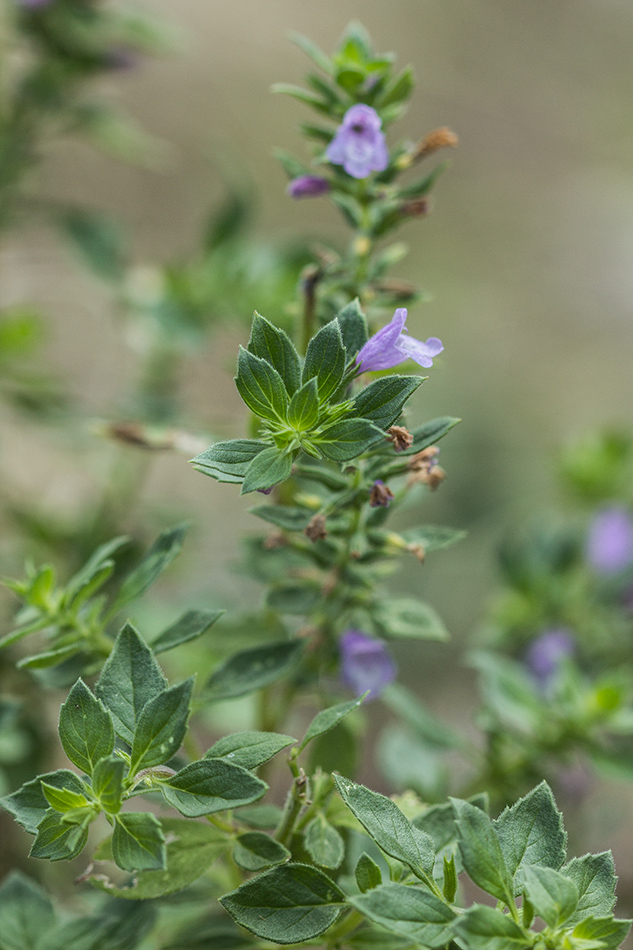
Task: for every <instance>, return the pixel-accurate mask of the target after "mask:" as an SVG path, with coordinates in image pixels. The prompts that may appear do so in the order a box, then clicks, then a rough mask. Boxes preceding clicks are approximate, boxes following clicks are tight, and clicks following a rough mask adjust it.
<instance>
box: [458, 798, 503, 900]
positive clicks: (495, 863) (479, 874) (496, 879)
mask: <svg viewBox="0 0 633 950" xmlns="http://www.w3.org/2000/svg"><path fill="white" fill-rule="evenodd" d="M451 802H452V804H453V809H454V812H455V824H456V825H457V830H458V831H459V850H460V852H461V855H462V861H463V862H464V867H465V868H466V871H467V872H468V874H469V875H470V877H471V878H472V880H473V881H474V882H475V884H477V885H478V886H479V887H481V889H482V890H484V891H486V893H488V894H492V895H493V897H496V898H497V899H498V900H500V901H504V903H506V904H510V902H511V901H512V898H513V887H512V875H511V874H510V872H509V871H508V869H507V867H506V863H505V860H504V858H503V852H502V851H501V845H500V844H499V839H498V838H497V835H496V834H495V829H494V827H493V824H492V822H491V821H490V818H488V816H487V815H486V814H484V812H483V811H482V810H481V809H480V808H477V807H476V806H475V805H471V804H470V802H465V801H462V800H461V799H458V798H452V799H451Z"/></svg>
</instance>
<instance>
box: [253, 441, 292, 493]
mask: <svg viewBox="0 0 633 950" xmlns="http://www.w3.org/2000/svg"><path fill="white" fill-rule="evenodd" d="M291 471H292V454H291V453H290V452H288V451H287V450H286V449H283V450H282V449H278V448H277V447H276V446H270V448H268V449H264V451H263V452H260V453H259V455H257V456H256V457H255V458H254V459H253V461H252V462H251V464H250V465H249V466H248V469H247V470H246V475H245V476H244V481H243V482H242V491H241V494H242V495H246V494H248V492H251V491H266V490H267V489H268V488H272V487H273V486H274V485H277V484H278V483H279V482H285V480H286V479H287V478H289V477H290V473H291Z"/></svg>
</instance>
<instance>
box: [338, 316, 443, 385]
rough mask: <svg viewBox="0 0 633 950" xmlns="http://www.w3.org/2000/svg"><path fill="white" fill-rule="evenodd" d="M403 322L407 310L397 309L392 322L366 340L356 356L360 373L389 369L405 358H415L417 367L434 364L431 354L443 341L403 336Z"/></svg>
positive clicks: (439, 350)
mask: <svg viewBox="0 0 633 950" xmlns="http://www.w3.org/2000/svg"><path fill="white" fill-rule="evenodd" d="M406 322H407V311H406V310H405V309H404V308H400V309H398V310H396V312H395V313H394V315H393V319H392V320H391V323H388V324H387V325H386V326H384V327H383V328H382V329H381V330H379V331H378V333H374V335H373V336H372V337H370V339H369V340H367V343H365V345H364V346H363V347H362V349H361V350H360V351H359V353H358V354H357V356H356V363H357V364H358V366H359V368H360V371H361V372H363V373H367V372H368V371H369V370H377V369H391V368H392V367H393V366H398V364H399V363H404V361H405V360H408V359H412V360H415V362H416V363H418V364H419V365H420V366H425V367H429V366H433V357H434V356H437V355H438V354H439V353H441V352H442V350H443V349H444V347H443V346H442V341H441V340H438V339H437V337H434V336H430V337H429V338H428V340H427V341H426V343H423V342H422V341H421V340H414V339H413V337H410V336H407V335H406V332H407V328H406V327H405V323H406Z"/></svg>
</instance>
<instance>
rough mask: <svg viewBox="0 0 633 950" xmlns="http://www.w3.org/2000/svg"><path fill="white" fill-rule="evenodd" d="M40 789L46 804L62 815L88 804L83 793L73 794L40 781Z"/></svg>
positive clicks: (69, 790) (68, 790)
mask: <svg viewBox="0 0 633 950" xmlns="http://www.w3.org/2000/svg"><path fill="white" fill-rule="evenodd" d="M41 789H42V792H43V793H44V797H45V798H46V801H47V802H48V804H49V805H50V806H51V808H54V809H55V811H58V812H62V813H64V812H67V811H72V810H73V809H75V808H84V806H86V805H87V804H88V799H87V798H86V796H85V794H84V793H79V792H73V791H72V790H71V789H69V788H55V786H54V785H48V784H47V783H46V782H45V781H41Z"/></svg>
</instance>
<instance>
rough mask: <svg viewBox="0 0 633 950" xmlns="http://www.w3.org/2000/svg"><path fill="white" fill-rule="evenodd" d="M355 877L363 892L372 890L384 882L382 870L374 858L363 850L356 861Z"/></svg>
mask: <svg viewBox="0 0 633 950" xmlns="http://www.w3.org/2000/svg"><path fill="white" fill-rule="evenodd" d="M354 877H355V878H356V883H357V884H358V889H359V891H360V892H361V894H365V893H366V891H371V890H372V888H374V887H378V886H379V885H380V884H382V872H381V870H380V868H379V867H378V865H377V864H376V862H375V861H374V859H373V858H370V857H369V855H368V854H367V852H366V851H363V853H362V854H361V856H360V858H359V859H358V861H357V862H356V868H355V869H354Z"/></svg>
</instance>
